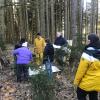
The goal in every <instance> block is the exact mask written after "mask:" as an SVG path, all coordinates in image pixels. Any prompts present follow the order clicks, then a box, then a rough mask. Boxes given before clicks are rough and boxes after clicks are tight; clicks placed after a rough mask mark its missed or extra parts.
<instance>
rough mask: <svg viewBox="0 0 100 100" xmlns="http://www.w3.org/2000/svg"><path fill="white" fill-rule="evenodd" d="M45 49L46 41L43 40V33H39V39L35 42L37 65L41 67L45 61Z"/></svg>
mask: <svg viewBox="0 0 100 100" xmlns="http://www.w3.org/2000/svg"><path fill="white" fill-rule="evenodd" d="M44 48H45V40H44V38H42V36H41V33H37V37H36V38H35V40H34V52H35V54H36V63H37V65H40V64H41V63H42V60H43V52H44Z"/></svg>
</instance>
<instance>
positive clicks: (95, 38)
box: [88, 33, 99, 43]
mask: <svg viewBox="0 0 100 100" xmlns="http://www.w3.org/2000/svg"><path fill="white" fill-rule="evenodd" d="M88 40H90V42H91V43H94V42H97V41H99V37H98V36H97V35H96V34H94V33H91V34H89V35H88Z"/></svg>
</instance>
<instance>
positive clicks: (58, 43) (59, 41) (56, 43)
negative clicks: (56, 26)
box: [54, 32, 67, 46]
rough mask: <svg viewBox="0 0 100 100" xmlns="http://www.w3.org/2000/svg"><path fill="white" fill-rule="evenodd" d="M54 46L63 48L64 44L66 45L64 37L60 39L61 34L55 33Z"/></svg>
mask: <svg viewBox="0 0 100 100" xmlns="http://www.w3.org/2000/svg"><path fill="white" fill-rule="evenodd" d="M54 44H55V45H58V46H63V45H65V44H67V41H66V40H65V38H64V37H62V34H61V32H57V37H56V39H55V42H54Z"/></svg>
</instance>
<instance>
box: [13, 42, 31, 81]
mask: <svg viewBox="0 0 100 100" xmlns="http://www.w3.org/2000/svg"><path fill="white" fill-rule="evenodd" d="M27 45H28V44H27V42H25V43H23V44H22V47H20V48H18V49H15V50H14V51H13V55H14V56H15V55H16V57H17V61H16V75H17V82H21V81H22V80H27V79H28V67H27V64H29V63H30V62H31V61H32V52H31V51H30V50H29V49H28V47H27Z"/></svg>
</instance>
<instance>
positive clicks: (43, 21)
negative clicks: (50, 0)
mask: <svg viewBox="0 0 100 100" xmlns="http://www.w3.org/2000/svg"><path fill="white" fill-rule="evenodd" d="M44 4H45V3H44V0H40V28H41V29H40V30H41V33H42V34H43V35H44V34H45V14H44Z"/></svg>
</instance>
